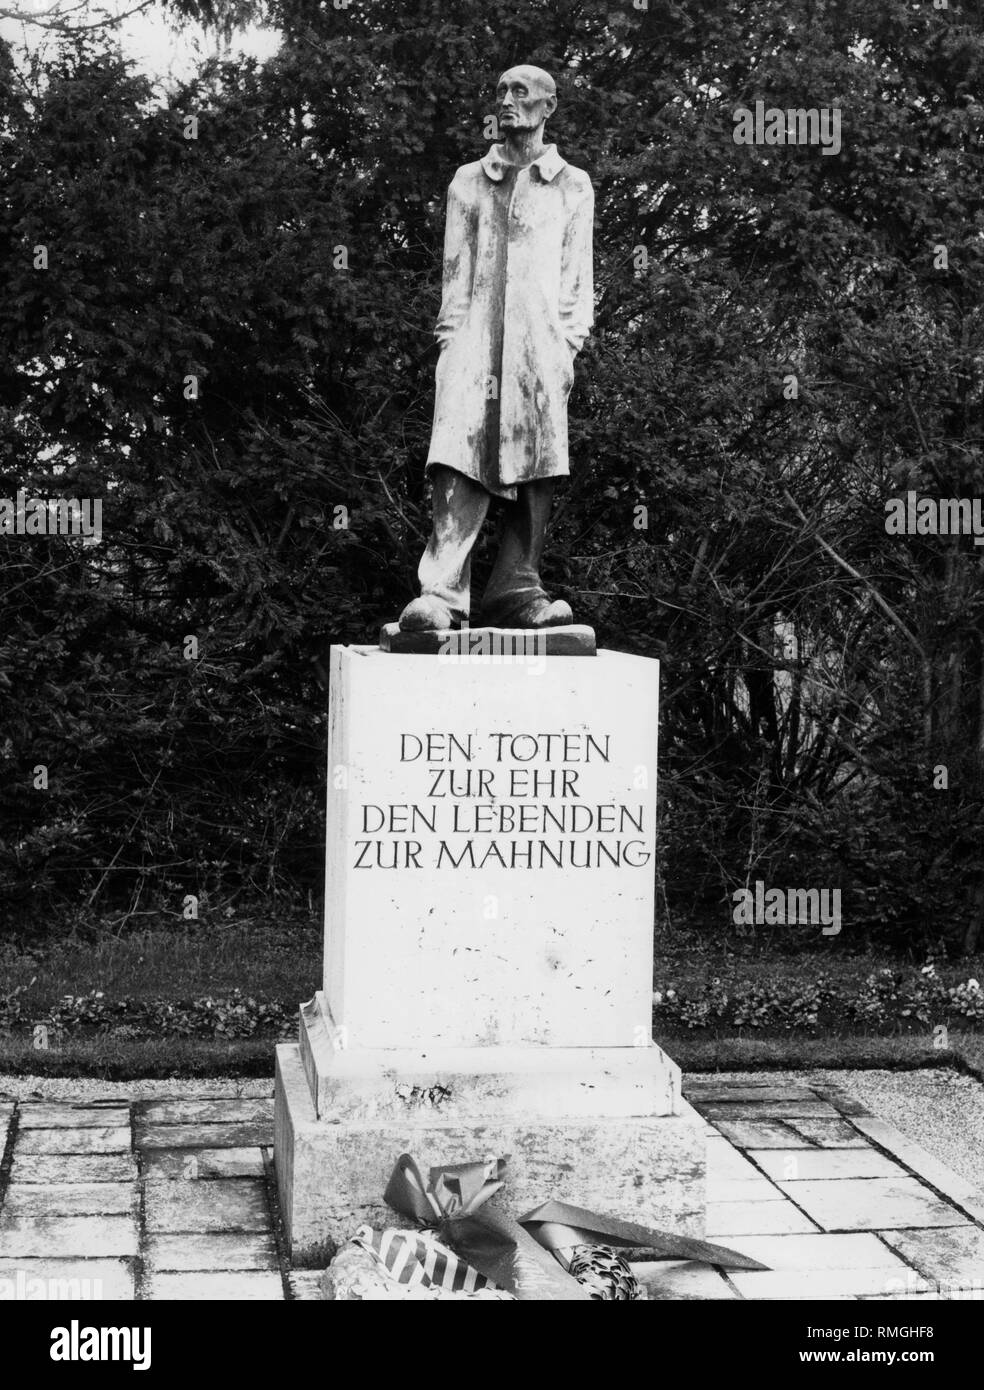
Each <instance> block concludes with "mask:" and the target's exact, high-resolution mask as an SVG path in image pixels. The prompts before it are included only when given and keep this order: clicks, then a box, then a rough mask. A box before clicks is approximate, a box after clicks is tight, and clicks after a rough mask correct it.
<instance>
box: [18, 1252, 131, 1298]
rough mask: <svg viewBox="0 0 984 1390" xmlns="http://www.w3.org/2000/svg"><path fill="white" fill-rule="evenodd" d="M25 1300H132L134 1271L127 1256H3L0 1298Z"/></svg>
mask: <svg viewBox="0 0 984 1390" xmlns="http://www.w3.org/2000/svg"><path fill="white" fill-rule="evenodd" d="M8 1295H12V1297H13V1299H15V1300H19V1299H24V1300H26V1301H34V1300H37V1301H41V1300H44V1301H52V1300H59V1301H65V1300H67V1299H71V1300H72V1301H73V1302H75V1301H83V1300H84V1301H87V1300H89V1299H107V1300H112V1301H114V1302H118V1301H123V1302H128V1301H131V1300H132V1299H133V1297H134V1280H133V1271H132V1269H131V1267H130V1265H129V1263H128V1262H127V1261H125V1260H49V1259H43V1260H36V1259H25V1260H17V1261H10V1260H0V1298H2V1299H4V1301H6V1298H7V1296H8Z"/></svg>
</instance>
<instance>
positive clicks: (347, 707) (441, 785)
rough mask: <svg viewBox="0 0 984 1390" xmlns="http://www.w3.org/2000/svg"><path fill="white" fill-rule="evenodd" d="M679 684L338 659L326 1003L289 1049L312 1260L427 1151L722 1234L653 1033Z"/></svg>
mask: <svg viewBox="0 0 984 1390" xmlns="http://www.w3.org/2000/svg"><path fill="white" fill-rule="evenodd" d="M658 680H659V666H658V663H657V662H655V661H649V660H646V659H644V658H641V657H633V656H626V655H623V654H621V653H616V652H606V651H601V652H599V653H598V655H597V656H593V657H573V656H553V655H550V656H542V655H541V656H539V657H537V655H536V653H535V652H532V653H528V654H527V655H526V656H525V658H522V659H508V660H507V659H497V658H496V657H495V656H494V655H488V654H480V655H477V656H475V655H464V656H460V655H459V656H456V657H455V656H449V657H442V656H441V655H398V654H395V653H390V652H383V651H381V650H380V649H379V648H376V647H335V648H333V649H332V660H331V696H330V731H329V761H328V787H329V790H328V836H327V861H326V911H325V974H324V987H323V989H322V990H320V991H318V992H317V993H316V995H315V997H314V999H313V1000H312V1001H311V1003H310V1004H308V1005H305V1006H304V1008H303V1009H302V1010H301V1027H300V1039H299V1044H298V1045H297V1046H285V1047H281V1048H279V1049H278V1073H277V1106H276V1110H277V1121H276V1122H277V1137H276V1167H277V1174H278V1183H279V1189H280V1198H281V1205H282V1209H283V1216H284V1220H285V1224H286V1227H287V1232H288V1238H289V1240H290V1243H291V1247H292V1252H293V1256H294V1259H295V1262H298V1263H305V1262H317V1261H319V1260H321V1259H323V1257H324V1254H325V1253H326V1251H329V1250H330V1248H331V1246H332V1244H333V1243H335V1242H337V1241H340V1240H343V1239H345V1238H346V1237H347V1236H348V1235H350V1234H351V1232H352V1231H353V1230H354V1228H355V1226H357V1225H358V1224H359V1223H360V1222H362V1221H365V1220H369V1221H373V1222H376V1223H389V1224H393V1223H394V1216H393V1214H392V1213H391V1212H389V1211H388V1209H386V1208H385V1207H384V1206H383V1203H382V1192H383V1188H384V1187H385V1185H386V1180H387V1178H388V1177H389V1173H390V1171H391V1169H392V1167H393V1164H394V1162H395V1161H396V1159H397V1157H398V1156H399V1154H400V1153H401V1152H403V1151H404V1150H409V1151H410V1152H412V1153H413V1154H414V1156H415V1157H416V1158H417V1160H418V1162H419V1163H420V1164H421V1165H422V1166H423V1167H426V1166H428V1165H429V1164H431V1163H437V1162H461V1161H464V1160H466V1159H471V1158H476V1157H478V1158H480V1157H484V1156H485V1155H486V1154H487V1153H490V1152H495V1153H496V1155H500V1154H505V1153H509V1154H511V1155H512V1157H511V1159H510V1163H509V1169H508V1183H507V1187H506V1189H505V1192H504V1193H503V1194H502V1196H503V1200H505V1201H506V1202H507V1203H508V1205H509V1207H510V1209H511V1210H512V1211H513V1212H515V1213H518V1212H520V1211H522V1210H525V1209H526V1208H529V1207H532V1206H534V1205H536V1204H538V1203H539V1202H542V1201H546V1200H547V1199H548V1198H549V1197H558V1198H561V1199H563V1200H566V1201H570V1202H574V1203H575V1204H577V1205H581V1206H589V1207H593V1208H595V1209H596V1210H601V1211H604V1212H608V1213H611V1214H613V1215H619V1216H624V1217H627V1218H629V1219H634V1220H637V1221H643V1222H645V1223H647V1224H653V1225H660V1226H662V1227H664V1228H669V1229H673V1230H677V1231H680V1232H681V1233H686V1234H691V1235H702V1234H703V1220H704V1192H703V1179H704V1167H703V1163H704V1160H703V1151H704V1146H703V1132H702V1127H701V1125H700V1122H699V1121H698V1120H697V1119H696V1117H695V1116H694V1115H693V1112H692V1111H690V1109H689V1107H688V1106H687V1105H686V1104H685V1103H684V1102H683V1101H682V1099H681V1095H680V1077H679V1070H678V1068H677V1067H676V1066H675V1064H674V1063H673V1062H672V1061H671V1060H670V1059H669V1058H668V1057H667V1056H666V1055H665V1054H664V1053H663V1052H662V1051H661V1050H660V1049H659V1048H658V1047H656V1046H655V1044H654V1043H653V1041H652V1036H651V1031H650V1018H651V1004H652V955H653V894H654V875H655V862H654V860H655V824H656V805H655V802H656V744H657V708H658V693H659V692H658Z"/></svg>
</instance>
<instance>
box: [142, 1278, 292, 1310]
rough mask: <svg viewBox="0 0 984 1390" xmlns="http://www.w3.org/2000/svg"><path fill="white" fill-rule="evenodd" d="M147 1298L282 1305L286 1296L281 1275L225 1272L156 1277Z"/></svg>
mask: <svg viewBox="0 0 984 1390" xmlns="http://www.w3.org/2000/svg"><path fill="white" fill-rule="evenodd" d="M144 1297H145V1298H149V1299H152V1300H161V1301H164V1300H171V1301H173V1300H175V1299H181V1300H185V1299H187V1300H189V1301H194V1302H199V1303H201V1302H213V1301H215V1300H224V1301H235V1302H237V1303H238V1302H239V1301H240V1300H241V1299H253V1300H263V1301H265V1302H268V1303H269V1302H279V1301H282V1300H283V1297H284V1286H283V1280H282V1279H281V1277H280V1275H279V1274H272V1273H267V1272H262V1273H261V1272H259V1271H257V1270H241V1271H236V1270H232V1271H230V1270H223V1272H222V1273H221V1274H218V1273H215V1274H211V1273H210V1274H200V1273H194V1274H154V1275H152V1276H151V1277H150V1278H149V1279H148V1280H147V1281H146V1288H145V1292H144Z"/></svg>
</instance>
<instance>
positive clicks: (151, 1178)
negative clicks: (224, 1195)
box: [143, 1148, 265, 1182]
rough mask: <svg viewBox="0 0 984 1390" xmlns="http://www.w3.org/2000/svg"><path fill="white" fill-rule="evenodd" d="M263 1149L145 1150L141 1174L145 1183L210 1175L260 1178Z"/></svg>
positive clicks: (205, 1178)
mask: <svg viewBox="0 0 984 1390" xmlns="http://www.w3.org/2000/svg"><path fill="white" fill-rule="evenodd" d="M264 1172H265V1170H264V1167H263V1150H262V1149H258V1148H253V1149H246V1148H244V1149H148V1150H147V1151H146V1153H145V1155H144V1163H143V1175H144V1179H145V1180H146V1181H147V1182H169V1181H176V1180H179V1179H183V1180H184V1181H186V1182H188V1181H191V1182H195V1181H202V1182H204V1181H208V1180H210V1179H212V1178H262V1177H263V1176H264Z"/></svg>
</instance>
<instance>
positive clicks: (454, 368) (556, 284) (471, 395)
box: [400, 66, 594, 631]
mask: <svg viewBox="0 0 984 1390" xmlns="http://www.w3.org/2000/svg"><path fill="white" fill-rule="evenodd" d="M556 107H557V97H556V89H555V85H554V81H553V78H552V77H551V76H550V74H549V73H547V72H544V71H543V69H542V68H536V67H526V66H523V67H516V68H510V69H509V71H508V72H505V73H503V75H502V77H501V78H500V79H499V83H498V87H497V89H496V115H497V118H498V126H499V133H500V135H501V137H502V139H501V143H500V144H496V145H493V146H492V147H491V149H490V150H489V152H488V153H487V154H486V155H485V157H484V158H483V159H480V160H477V161H476V162H475V163H473V164H465V165H463V166H462V167H461V168H460V169H459V170H458V171H457V173H456V174H455V176H454V179H453V181H452V183H451V186H450V188H449V189H448V204H447V224H446V229H445V238H444V293H443V299H442V303H441V312H440V316H439V318H438V322H437V327H436V329H435V330H434V334H435V337H436V338H437V340H438V342H439V344H440V348H441V355H440V358H439V360H438V363H437V372H436V383H437V392H436V397H435V402H434V426H433V431H432V434H431V443H430V451H429V453H428V457H427V468H428V471H429V473H430V475H431V479H432V482H433V531H432V534H431V538H430V541H429V543H428V545H427V549H426V550H425V552H424V555H423V558H422V559H421V561H420V566H419V569H418V577H419V580H420V590H421V594H420V598H417V599H414V600H413V602H412V603H410V604H408V605H407V607H406V608H405V609H404V611H403V613H402V615H401V617H400V627H401V628H402V629H403V630H404V631H421V630H434V629H437V630H446V629H449V628H454V627H458V626H459V625H460V624H461V623H463V622H467V621H468V620H469V616H470V609H471V601H470V581H471V552H472V548H473V546H474V545H475V542H476V540H477V539H478V535H479V532H480V530H481V528H482V523H483V522H484V520H485V517H486V514H487V512H488V509H489V504H490V502H491V500H492V498H493V497H500V498H503V499H505V502H506V516H505V521H504V526H503V532H502V538H501V542H500V546H499V553H498V557H497V559H496V562H495V566H494V568H493V571H492V574H491V577H490V579H489V582H488V585H487V587H486V591H485V595H484V599H483V604H482V614H481V617H482V621H483V623H486V624H488V625H490V626H495V627H519V628H543V627H556V626H559V625H563V624H567V623H570V622H571V621H572V614H571V610H570V607H569V606H568V604H566V603H565V602H563V601H562V600H558V601H554V602H551V600H550V598H549V597H548V595H547V594H546V592H545V591H544V588H543V585H542V584H541V582H540V575H539V566H540V559H541V556H542V554H543V543H544V539H545V536H546V528H547V522H548V519H549V515H550V506H551V501H552V497H553V489H554V482H555V479H557V478H560V477H564V476H566V475H567V473H568V472H569V471H570V470H569V467H568V458H567V397H568V395H569V393H570V389H571V386H572V384H573V381H574V358H575V356H576V355H577V353H578V351H579V350H580V348H581V345H582V343H583V342H584V340H585V338H586V337H587V334H588V330H589V329H590V327H591V323H592V319H593V279H592V251H591V240H592V219H593V212H594V193H593V190H592V188H591V181H590V179H589V178H588V176H587V174H585V173H584V172H583V170H581V169H575V168H573V167H572V166H571V165H570V164H568V163H567V162H566V161H565V160H564V159H562V158H561V156H560V155H559V154H558V153H557V147H556V146H555V145H546V144H544V141H543V130H544V124H545V122H546V120H547V118H548V117H549V116H550V115H552V114H553V112H554V111H555V110H556Z"/></svg>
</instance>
